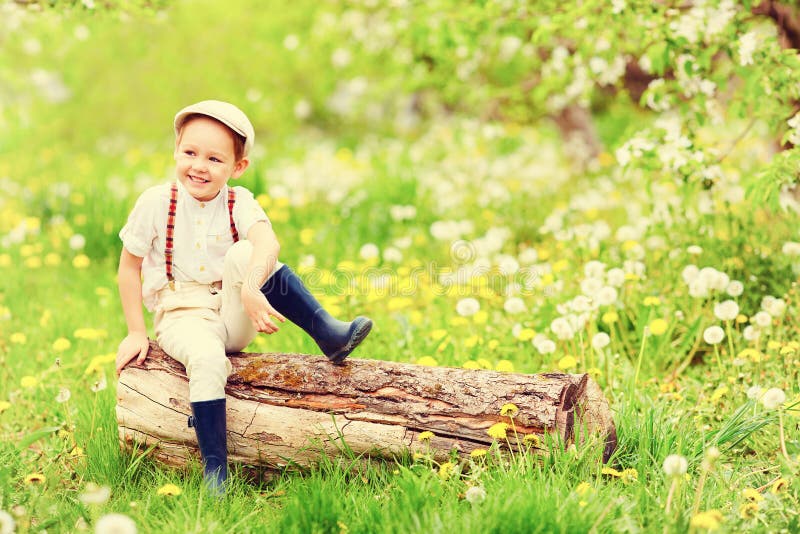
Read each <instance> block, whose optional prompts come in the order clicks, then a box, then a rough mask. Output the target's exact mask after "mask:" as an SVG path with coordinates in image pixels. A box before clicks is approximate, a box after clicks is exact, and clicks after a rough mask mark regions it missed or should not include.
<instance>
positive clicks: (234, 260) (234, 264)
mask: <svg viewBox="0 0 800 534" xmlns="http://www.w3.org/2000/svg"><path fill="white" fill-rule="evenodd" d="M252 254H253V244H252V243H250V241H248V240H246V239H241V240H239V241H237V242H236V243H234V244H233V246H232V247H231V248H229V249H228V251H227V252H226V253H225V269H226V270H227V269H230V268H235V269H236V270H239V271H242V272H244V270H245V269H246V268H247V264H248V263H249V262H250V257H251V256H252Z"/></svg>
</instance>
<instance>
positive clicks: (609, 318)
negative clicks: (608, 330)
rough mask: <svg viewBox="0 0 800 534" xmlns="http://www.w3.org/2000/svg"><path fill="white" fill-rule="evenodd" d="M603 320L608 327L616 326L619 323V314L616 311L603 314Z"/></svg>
mask: <svg viewBox="0 0 800 534" xmlns="http://www.w3.org/2000/svg"><path fill="white" fill-rule="evenodd" d="M601 320H602V321H603V322H604V323H605V324H608V325H611V324H614V323H616V322H617V321H619V314H617V312H615V311H608V312H605V313H604V314H603V317H602V318H601Z"/></svg>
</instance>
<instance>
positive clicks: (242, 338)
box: [220, 239, 281, 352]
mask: <svg viewBox="0 0 800 534" xmlns="http://www.w3.org/2000/svg"><path fill="white" fill-rule="evenodd" d="M252 253H253V245H252V244H251V243H250V242H249V241H247V240H244V239H243V240H241V241H237V242H236V243H234V245H233V246H232V247H231V248H230V249H228V252H227V253H226V254H225V267H224V269H223V272H222V307H221V308H220V316H221V317H222V322H223V323H224V324H225V329H226V331H227V339H226V341H225V350H226V351H227V352H238V351H240V350H242V349H243V348H245V347H246V346H247V345H248V344H249V343H250V342H251V341H253V338H254V337H256V334H258V332H257V331H256V329H255V328H253V323H252V322H251V321H250V317H248V316H247V313H245V311H244V306H243V305H242V284H243V283H244V277H245V274H246V272H247V266H248V264H249V263H250V256H251V255H252ZM280 266H281V264H280V263H278V264H276V266H275V268H276V270H277V269H278V268H279V267H280Z"/></svg>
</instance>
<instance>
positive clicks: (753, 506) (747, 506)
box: [739, 502, 758, 519]
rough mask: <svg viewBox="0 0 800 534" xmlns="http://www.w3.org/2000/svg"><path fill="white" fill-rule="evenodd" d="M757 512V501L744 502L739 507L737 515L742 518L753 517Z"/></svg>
mask: <svg viewBox="0 0 800 534" xmlns="http://www.w3.org/2000/svg"><path fill="white" fill-rule="evenodd" d="M757 513H758V503H755V502H746V503H744V504H742V505H741V506H740V507H739V517H741V518H742V519H753V518H755V516H756V514H757Z"/></svg>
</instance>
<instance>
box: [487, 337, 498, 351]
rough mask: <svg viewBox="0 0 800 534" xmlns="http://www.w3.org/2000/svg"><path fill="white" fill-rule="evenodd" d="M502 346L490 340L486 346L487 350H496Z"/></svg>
mask: <svg viewBox="0 0 800 534" xmlns="http://www.w3.org/2000/svg"><path fill="white" fill-rule="evenodd" d="M499 346H500V342H499V341H498V340H496V339H490V340H489V342H488V343H487V344H486V348H488V349H489V350H494V349H496V348H497V347H499Z"/></svg>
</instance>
